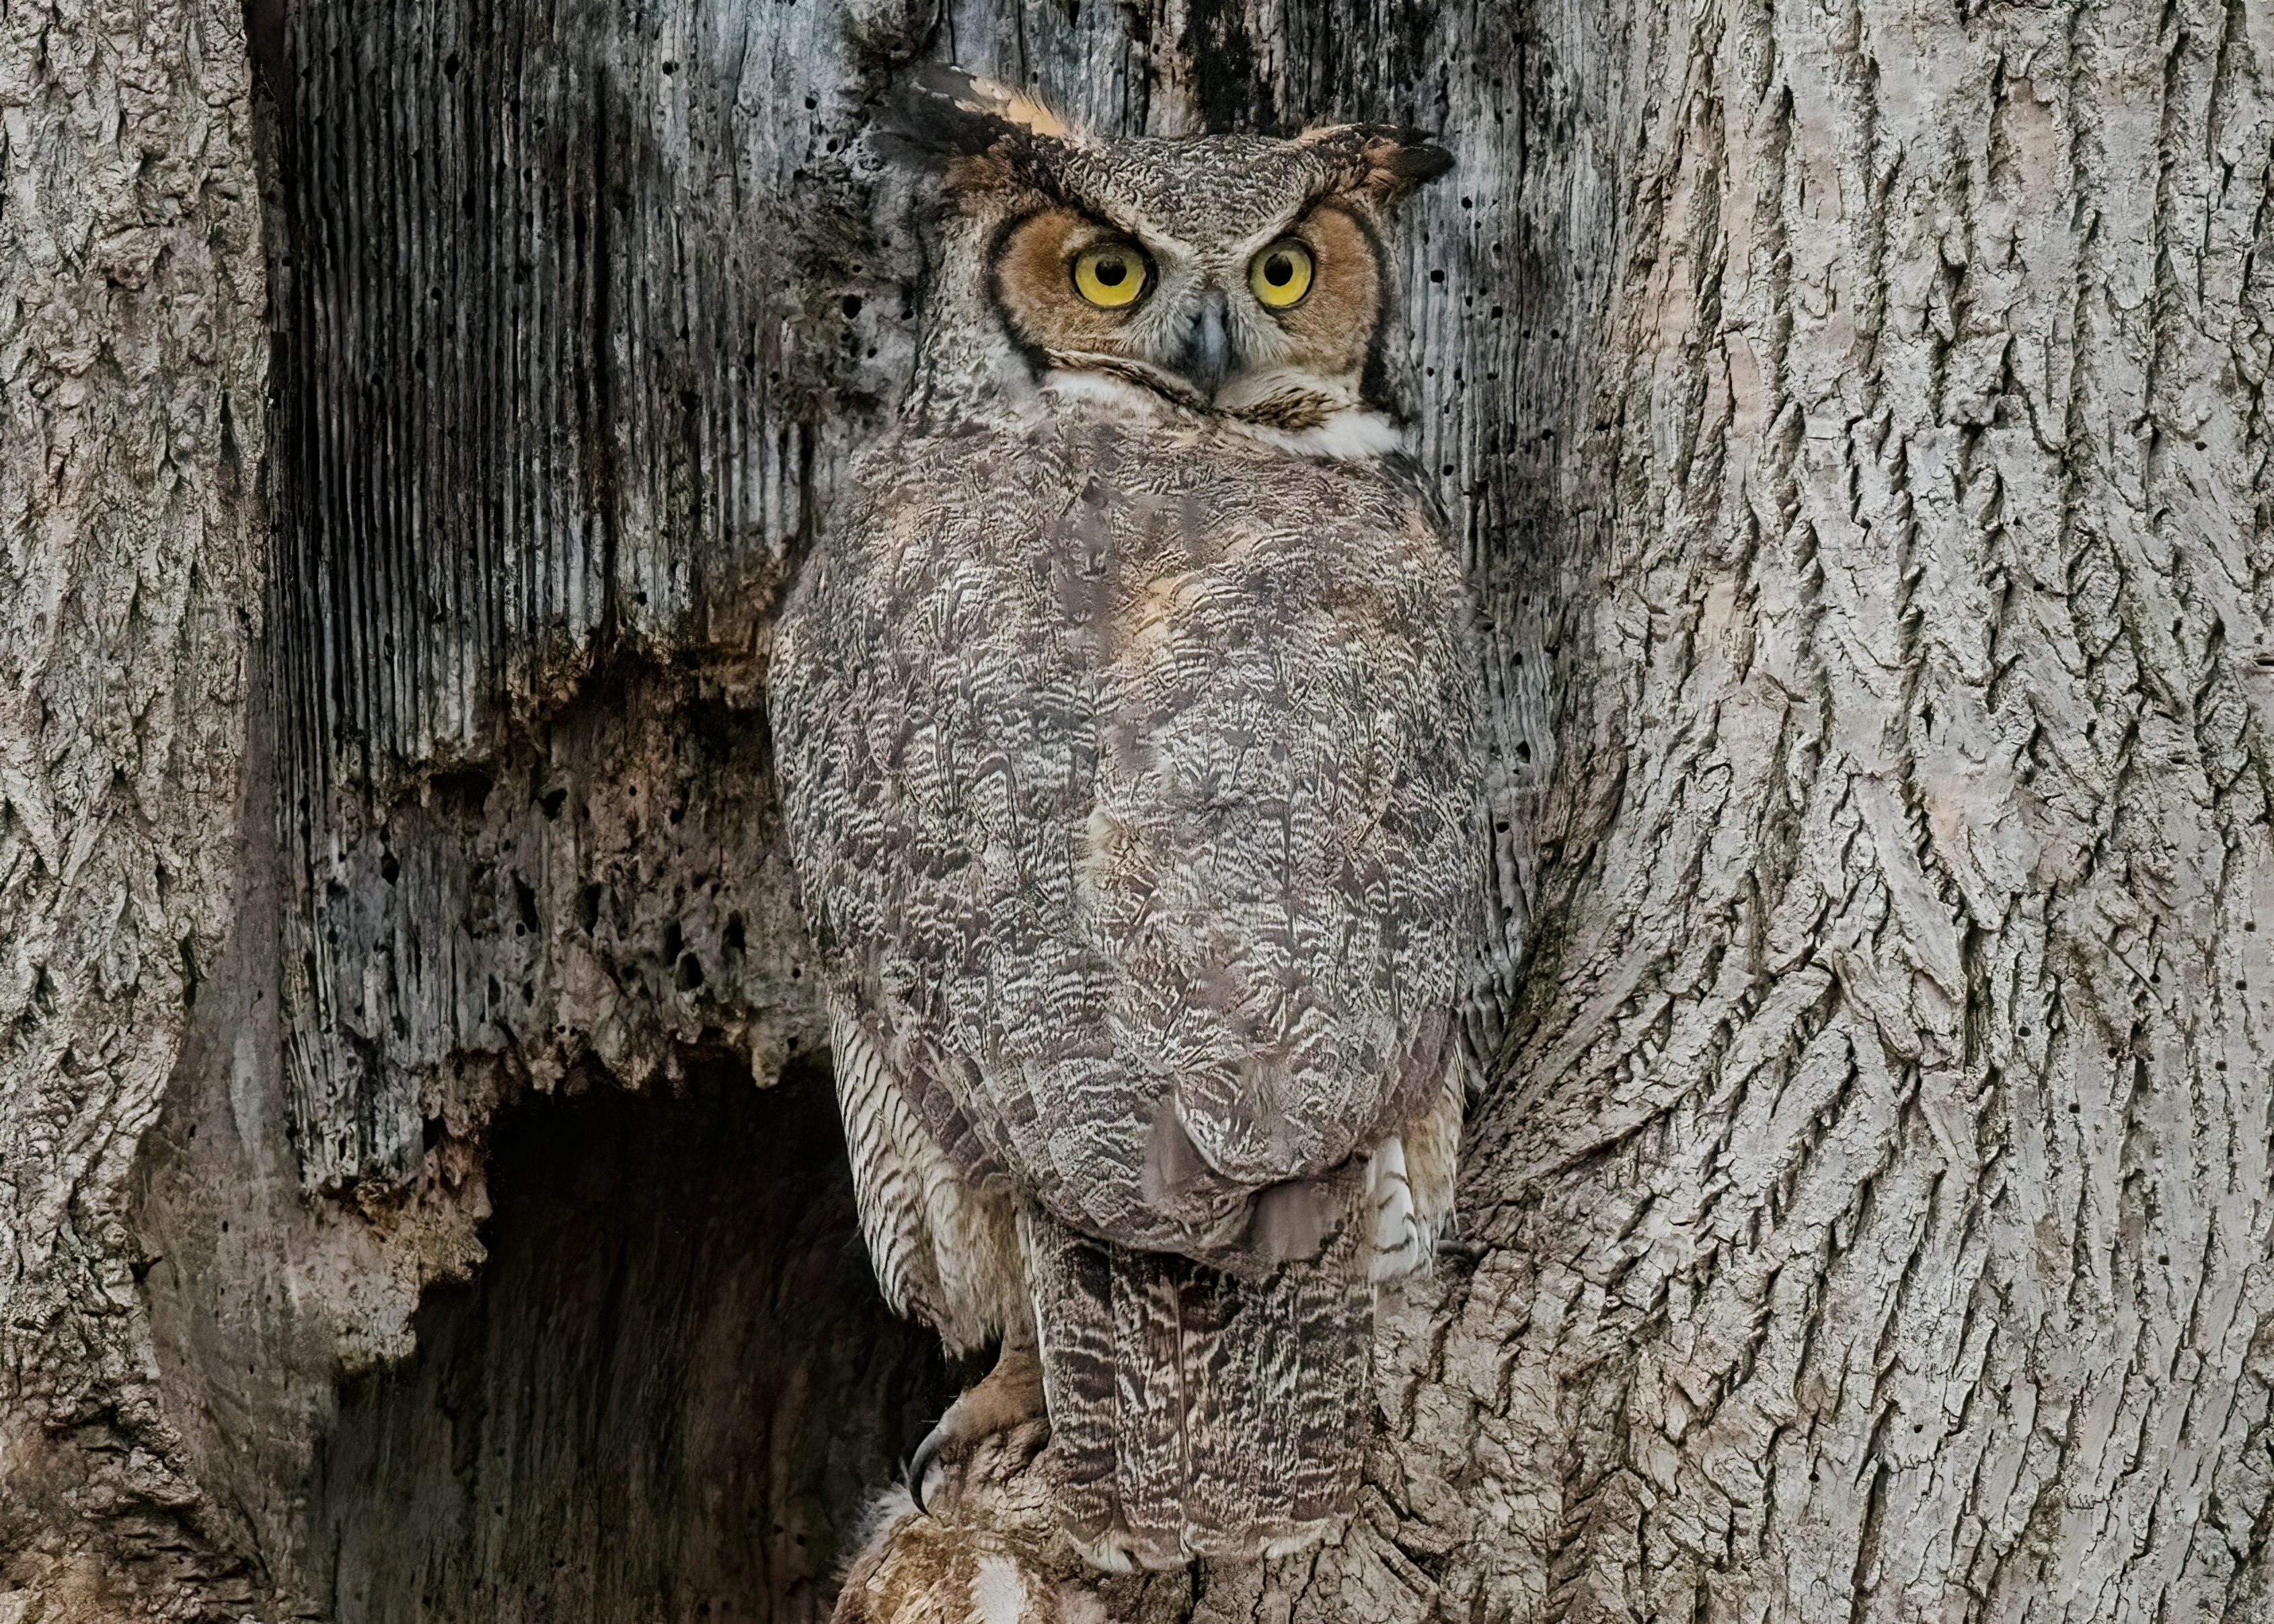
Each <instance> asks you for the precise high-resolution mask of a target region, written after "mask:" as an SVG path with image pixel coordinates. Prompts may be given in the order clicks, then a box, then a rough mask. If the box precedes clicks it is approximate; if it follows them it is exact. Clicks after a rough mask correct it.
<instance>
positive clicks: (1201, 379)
mask: <svg viewBox="0 0 2274 1624" xmlns="http://www.w3.org/2000/svg"><path fill="white" fill-rule="evenodd" d="M1225 314H1226V305H1225V303H1224V289H1221V288H1210V289H1209V290H1208V291H1207V292H1205V293H1203V294H1201V298H1200V308H1199V309H1198V310H1197V311H1195V312H1193V326H1192V330H1191V331H1190V332H1189V333H1187V334H1186V335H1185V354H1184V359H1183V361H1182V362H1181V363H1180V365H1179V370H1180V371H1182V372H1183V373H1184V374H1185V376H1186V379H1188V380H1190V381H1191V383H1192V386H1193V387H1194V388H1196V389H1198V390H1199V391H1200V392H1201V394H1202V395H1206V396H1207V397H1208V398H1209V400H1211V401H1212V400H1214V399H1216V391H1217V390H1218V389H1220V388H1222V387H1224V374H1225V373H1226V372H1230V371H1231V335H1230V333H1229V332H1228V331H1227V329H1226V327H1225V323H1224V317H1225Z"/></svg>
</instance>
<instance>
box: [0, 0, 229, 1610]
mask: <svg viewBox="0 0 2274 1624" xmlns="http://www.w3.org/2000/svg"><path fill="white" fill-rule="evenodd" d="M247 79H248V73H247V67H246V63H245V53H244V47H243V43H242V38H241V29H240V27H239V25H238V23H237V19H236V16H235V13H234V9H233V7H232V6H230V5H229V4H212V3H209V0H181V3H180V4H172V3H169V0H157V3H155V4H125V5H117V4H114V5H92V6H90V5H79V4H54V5H49V4H12V3H11V4H9V5H7V6H5V7H4V8H0V175H4V188H5V189H4V192H0V1610H4V1609H5V1608H7V1607H8V1605H10V1604H9V1601H8V1599H7V1598H8V1596H9V1593H10V1592H11V1590H12V1591H14V1592H15V1593H16V1594H17V1595H19V1596H20V1595H22V1594H23V1593H24V1592H25V1591H26V1590H29V1591H30V1593H32V1594H34V1595H38V1596H41V1597H42V1598H55V1599H56V1603H58V1604H59V1605H68V1602H69V1600H70V1598H78V1597H81V1596H83V1595H86V1594H90V1593H91V1592H92V1590H94V1588H95V1587H97V1586H98V1585H102V1584H109V1585H110V1586H112V1587H114V1588H120V1589H124V1590H147V1591H148V1593H150V1594H152V1595H154V1596H167V1597H173V1596H179V1595H183V1594H186V1593H189V1592H190V1591H192V1590H197V1591H201V1592H205V1593H208V1594H214V1595H221V1594H225V1593H226V1590H227V1586H226V1585H225V1584H224V1585H222V1586H221V1587H220V1588H219V1589H215V1590H208V1587H207V1585H206V1584H205V1583H204V1579H205V1577H206V1575H207V1573H208V1572H210V1571H211V1570H212V1569H213V1568H215V1567H219V1568H226V1567H228V1566H229V1565H230V1564H229V1563H228V1562H227V1561H226V1560H220V1561H217V1562H209V1561H208V1560H207V1553H204V1552H202V1551H201V1550H200V1548H199V1545H200V1542H199V1540H198V1538H197V1537H196V1535H195V1533H194V1531H193V1530H190V1529H189V1528H187V1527H185V1526H184V1521H183V1513H184V1508H185V1507H189V1506H191V1505H192V1504H193V1503H194V1502H195V1500H197V1498H198V1489H197V1485H195V1484H194V1483H193V1482H192V1481H191V1480H189V1479H188V1478H187V1477H185V1476H184V1474H183V1472H182V1470H181V1463H180V1462H179V1460H178V1458H177V1455H176V1452H175V1450H174V1448H173V1444H174V1441H175V1440H174V1438H173V1435H172V1432H171V1429H170V1428H169V1426H168V1425H167V1422H166V1420H165V1418H164V1416H163V1414H162V1407H161V1406H160V1404H159V1403H158V1402H157V1393H156V1384H155V1381H154V1370H153V1368H152V1350H151V1341H150V1335H149V1329H148V1326H147V1319H146V1317H145V1315H144V1313H143V1312H142V1310H141V1306H140V1304H139V1300H138V1297H137V1292H136V1288H135V1278H134V1271H135V1269H136V1268H137V1267H139V1264H140V1262H141V1260H142V1255H143V1254H142V1252H141V1251H140V1249H139V1239H138V1237H137V1236H136V1235H135V1234H134V1232H133V1231H132V1229H131V1228H130V1227H129V1226H128V1225H127V1223H126V1222H124V1221H125V1219H126V1216H127V1194H128V1192H127V1185H128V1181H129V1176H130V1173H131V1170H132V1163H133V1159H134V1155H135V1151H136V1148H137V1145H138V1143H139V1139H140V1137H141V1135H142V1134H143V1132H144V1131H145V1130H146V1129H147V1127H148V1125H149V1124H150V1121H151V1119H152V1117H153V1116H154V1115H155V1114H156V1113H157V1111H158V1109H159V1101H160V1097H161V1094H162V1092H163V1090H164V1088H165V1086H166V1081H167V1078H168V1076H169V1073H170V1072H171V1071H172V1069H173V1065H174V1059H175V1054H176V1051H177V1047H178V1045H179V1044H180V1041H181V1039H182V1034H183V1031H184V1025H185V1022H186V1020H187V1019H188V1015H189V1011H190V1010H191V1007H192V1004H194V1002H195V1000H196V998H197V995H198V991H199V989H200V984H201V982H202V981H204V980H205V978H207V976H209V975H210V974H211V973H212V972H211V966H213V965H214V964H215V961H216V959H219V957H220V956H221V952H222V944H223V943H224V941H225V939H226V937H227V936H228V933H229V931H230V917H231V909H232V905H233V901H234V897H233V891H234V886H235V875H234V873H233V868H232V864H231V861H230V857H231V852H230V842H229V840H228V839H227V838H226V831H227V830H228V828H229V827H230V824H231V823H233V821H234V808H235V803H236V799H237V766H238V756H239V753H240V751H241V749H242V747H243V741H244V737H245V704H246V697H247V683H248V676H249V673H248V670H247V650H248V645H249V643H250V641H251V639H252V636H253V635H254V634H255V632H256V630H257V628H258V626H259V623H260V606H261V605H260V591H261V573H262V557H263V553H264V551H265V542H266V534H267V532H266V525H265V523H264V515H263V513H262V507H261V503H260V496H259V479H260V467H261V461H262V457H263V455H264V442H265V439H266V434H267V411H266V402H265V393H266V391H265V382H266V376H265V375H266V372H267V346H266V344H265V342H263V335H262V334H261V332H260V313H261V305H262V268H261V264H260V203H259V198H258V194H257V190H256V183H255V180H254V177H253V162H252V119H251V106H250V102H249V95H248V83H247ZM215 831H222V836H223V838H215ZM83 1512H93V1513H98V1514H99V1515H96V1516H94V1517H89V1516H86V1515H81V1514H82V1513H83Z"/></svg>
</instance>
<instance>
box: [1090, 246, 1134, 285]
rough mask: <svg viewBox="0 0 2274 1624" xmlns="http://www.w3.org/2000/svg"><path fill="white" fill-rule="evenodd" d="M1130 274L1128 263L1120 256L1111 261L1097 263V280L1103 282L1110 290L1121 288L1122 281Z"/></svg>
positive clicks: (1104, 260)
mask: <svg viewBox="0 0 2274 1624" xmlns="http://www.w3.org/2000/svg"><path fill="white" fill-rule="evenodd" d="M1128 274H1129V265H1128V262H1127V261H1126V260H1125V259H1122V258H1121V256H1120V255H1118V254H1116V255H1114V256H1113V257H1112V258H1111V259H1100V260H1099V261H1098V262H1097V280H1098V281H1100V282H1103V283H1104V284H1105V285H1106V286H1107V287H1109V288H1118V287H1119V286H1120V285H1121V282H1122V279H1123V278H1124V277H1126V276H1127V275H1128Z"/></svg>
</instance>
